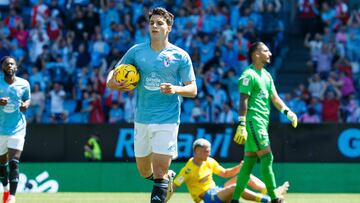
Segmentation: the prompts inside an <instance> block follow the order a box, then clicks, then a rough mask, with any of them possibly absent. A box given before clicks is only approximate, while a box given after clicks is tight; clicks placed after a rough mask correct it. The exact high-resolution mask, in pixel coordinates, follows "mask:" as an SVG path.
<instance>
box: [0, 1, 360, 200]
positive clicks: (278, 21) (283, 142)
mask: <svg viewBox="0 0 360 203" xmlns="http://www.w3.org/2000/svg"><path fill="white" fill-rule="evenodd" d="M157 6H162V7H165V8H166V9H167V10H169V11H170V12H172V13H173V14H174V15H175V22H174V25H173V29H172V32H171V34H170V42H171V43H173V44H175V45H177V46H179V47H181V48H183V49H184V50H186V51H187V52H188V53H189V55H190V56H191V58H192V61H193V66H194V70H195V72H196V82H197V86H198V96H197V97H196V98H195V99H184V101H183V105H182V114H181V121H182V124H181V126H180V133H179V159H178V160H177V161H175V164H173V167H174V169H179V167H181V166H182V165H183V164H184V163H183V161H185V160H187V159H188V158H189V157H191V155H192V151H191V143H192V141H193V140H195V139H196V138H198V137H205V138H207V139H209V140H210V141H211V142H212V144H213V149H212V156H214V157H215V158H217V159H218V161H220V162H229V163H225V164H229V165H231V164H233V163H234V162H238V161H240V160H241V159H242V157H243V155H242V151H243V149H242V147H241V146H237V145H235V144H233V143H232V135H233V130H234V128H235V127H236V122H237V111H238V106H239V92H238V87H237V81H238V78H239V76H240V75H241V73H242V72H243V70H244V69H245V68H246V66H247V65H248V64H249V58H248V55H247V53H248V48H249V45H250V44H251V43H252V42H255V41H263V42H264V43H266V44H267V45H268V46H269V48H270V50H271V52H272V54H273V57H272V63H271V64H270V65H269V66H268V67H267V70H268V71H269V72H270V73H271V74H272V76H273V78H274V81H275V84H276V87H277V90H278V93H279V95H280V96H281V97H282V98H283V99H284V101H285V102H286V104H287V105H288V106H289V107H290V108H291V109H292V110H293V111H294V112H295V113H296V114H297V115H298V117H299V118H300V125H299V127H298V129H296V130H294V129H291V127H290V126H289V124H288V123H287V122H288V120H287V119H286V117H284V116H283V115H280V113H279V112H278V111H276V110H275V111H273V112H272V114H271V125H270V129H269V132H270V135H271V136H272V138H271V139H272V148H273V151H274V154H275V162H276V164H275V171H276V172H275V173H276V174H277V178H278V179H279V181H283V180H289V181H290V183H291V184H292V189H291V191H293V192H350V193H360V185H359V182H360V175H359V174H358V172H359V171H360V164H359V161H360V125H359V122H360V106H359V102H360V100H359V99H360V97H359V96H360V95H359V88H360V77H359V73H360V67H359V63H360V49H359V47H360V1H358V0H194V1H190V0H159V1H155V0H133V1H130V0H29V1H25V0H0V11H1V13H0V58H1V57H3V56H5V55H11V56H14V57H15V58H16V59H17V61H18V63H19V66H20V68H19V71H18V76H20V77H23V78H25V79H27V80H28V81H29V82H30V85H31V88H32V101H31V107H30V109H29V110H28V111H27V112H26V116H27V119H28V123H29V125H28V133H27V140H26V144H25V149H24V153H23V157H22V162H26V163H25V164H23V168H22V171H23V176H22V182H23V185H22V187H19V188H20V189H19V190H20V191H24V192H25V191H44V192H57V191H60V192H61V191H68V192H69V191H70V192H71V191H103V192H107V191H113V192H115V191H126V192H136V191H142V192H144V191H148V190H149V188H150V187H148V185H147V183H145V184H143V185H142V184H141V186H139V184H138V182H137V181H134V182H132V183H130V184H129V183H128V182H127V181H126V180H125V179H126V178H127V177H123V176H121V174H118V172H117V171H123V172H122V173H128V174H131V176H133V177H134V178H135V180H139V181H141V179H140V178H139V177H138V174H137V172H136V166H135V163H134V152H133V148H132V144H133V141H132V138H133V131H132V127H133V119H134V114H133V112H134V106H135V103H134V102H135V99H134V92H126V93H125V92H118V91H112V90H110V89H108V88H106V75H107V73H108V72H109V71H110V70H111V69H112V68H113V66H114V64H115V63H116V62H117V61H118V60H119V59H120V58H121V57H122V56H123V54H124V53H125V52H126V51H127V49H129V48H130V47H131V46H132V45H134V44H136V43H142V42H146V41H148V40H149V36H148V33H147V31H148V19H147V14H148V12H149V10H150V9H151V8H154V7H157ZM273 109H274V108H273ZM91 139H92V140H91ZM90 140H91V141H90ZM94 143H95V144H94ZM95 145H96V147H94V146H95ZM89 146H90V147H89ZM95 148H96V150H95V151H96V152H95V153H99V150H100V158H93V157H89V149H90V151H91V150H94V149H95ZM86 152H88V153H86ZM91 153H93V152H91ZM91 153H90V154H91ZM86 154H87V155H86ZM104 168H108V169H106V170H105V169H104ZM69 170H71V171H72V173H69V172H68V171H69ZM84 171H86V172H87V173H89V174H90V176H93V177H94V179H89V178H87V176H85V175H86V174H84ZM44 173H45V174H44ZM255 173H256V172H255ZM91 174H93V175H91ZM114 174H118V175H114ZM109 178H117V179H118V180H124V181H117V182H116V183H114V184H112V185H107V184H103V183H104V182H105V179H109ZM124 178H125V179H124ZM136 178H137V179H136ZM50 180H51V181H55V182H56V184H55V183H54V182H52V184H55V185H57V186H56V187H55V186H53V185H52V186H49V185H51V184H49V183H48V182H46V181H50ZM74 180H75V181H74ZM74 182H77V184H74ZM45 183H46V184H45ZM80 183H81V184H80ZM141 183H142V182H141ZM315 183H316V184H315ZM41 186H42V187H41ZM39 188H42V189H39Z"/></svg>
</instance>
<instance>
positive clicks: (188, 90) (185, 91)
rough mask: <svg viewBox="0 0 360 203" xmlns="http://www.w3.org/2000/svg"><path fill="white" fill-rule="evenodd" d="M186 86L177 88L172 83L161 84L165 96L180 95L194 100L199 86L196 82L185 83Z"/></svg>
mask: <svg viewBox="0 0 360 203" xmlns="http://www.w3.org/2000/svg"><path fill="white" fill-rule="evenodd" d="M184 84H185V85H184V86H176V85H172V84H171V83H161V84H160V91H161V92H162V93H163V94H178V95H180V96H183V97H191V98H194V97H195V96H196V94H197V86H196V82H195V81H190V82H185V83H184Z"/></svg>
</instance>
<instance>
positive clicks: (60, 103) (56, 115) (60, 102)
mask: <svg viewBox="0 0 360 203" xmlns="http://www.w3.org/2000/svg"><path fill="white" fill-rule="evenodd" d="M49 96H50V100H51V101H50V113H51V118H50V119H51V122H52V123H61V122H64V121H65V120H66V117H67V115H66V112H65V109H64V100H65V97H66V93H65V91H64V90H63V89H62V85H61V84H60V83H59V82H54V84H53V88H52V90H51V91H50V92H49Z"/></svg>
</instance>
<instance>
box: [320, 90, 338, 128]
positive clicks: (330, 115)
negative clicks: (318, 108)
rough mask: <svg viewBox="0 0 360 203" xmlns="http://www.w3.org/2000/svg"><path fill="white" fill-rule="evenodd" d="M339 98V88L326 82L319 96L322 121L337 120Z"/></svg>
mask: <svg viewBox="0 0 360 203" xmlns="http://www.w3.org/2000/svg"><path fill="white" fill-rule="evenodd" d="M340 98H341V92H340V90H339V88H338V87H336V86H334V85H329V84H328V83H326V85H325V88H324V89H323V91H322V92H321V96H320V99H321V102H322V121H324V122H339V119H340V116H339V113H340V112H339V109H340Z"/></svg>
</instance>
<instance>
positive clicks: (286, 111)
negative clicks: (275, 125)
mask: <svg viewBox="0 0 360 203" xmlns="http://www.w3.org/2000/svg"><path fill="white" fill-rule="evenodd" d="M281 112H282V113H283V114H284V115H285V116H287V114H288V113H289V108H288V107H286V106H284V107H283V108H282V109H281Z"/></svg>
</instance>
